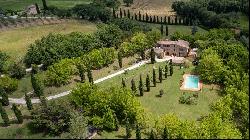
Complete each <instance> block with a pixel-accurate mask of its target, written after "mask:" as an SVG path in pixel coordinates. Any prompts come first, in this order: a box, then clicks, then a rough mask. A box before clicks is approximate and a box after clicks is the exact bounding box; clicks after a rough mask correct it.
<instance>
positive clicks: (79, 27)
mask: <svg viewBox="0 0 250 140" xmlns="http://www.w3.org/2000/svg"><path fill="white" fill-rule="evenodd" d="M95 30H96V25H95V24H93V23H91V22H88V21H77V20H71V21H67V22H64V23H61V24H53V25H42V26H33V27H26V28H18V29H13V30H7V31H2V32H0V50H1V51H3V52H6V53H7V54H9V55H10V56H11V57H12V58H13V59H18V58H20V57H23V56H24V55H25V53H26V51H27V48H28V46H29V45H30V44H31V43H34V41H35V40H37V39H41V37H42V36H46V35H48V34H49V33H62V34H68V33H71V32H76V31H78V32H89V33H91V32H93V31H95Z"/></svg>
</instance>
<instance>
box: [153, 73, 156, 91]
mask: <svg viewBox="0 0 250 140" xmlns="http://www.w3.org/2000/svg"><path fill="white" fill-rule="evenodd" d="M153 84H154V87H156V73H155V69H153Z"/></svg>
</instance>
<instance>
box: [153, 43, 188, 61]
mask: <svg viewBox="0 0 250 140" xmlns="http://www.w3.org/2000/svg"><path fill="white" fill-rule="evenodd" d="M154 50H155V53H156V56H157V57H158V58H163V57H164V56H165V55H170V56H171V55H172V56H177V57H187V56H188V54H189V51H190V48H189V42H187V41H185V40H178V41H170V40H163V41H158V42H157V44H156V47H155V48H154Z"/></svg>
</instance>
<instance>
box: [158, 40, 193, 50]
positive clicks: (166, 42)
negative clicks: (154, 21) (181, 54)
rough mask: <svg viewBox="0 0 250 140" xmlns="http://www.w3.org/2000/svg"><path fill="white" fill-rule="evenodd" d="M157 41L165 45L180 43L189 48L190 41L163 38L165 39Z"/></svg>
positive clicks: (179, 44)
mask: <svg viewBox="0 0 250 140" xmlns="http://www.w3.org/2000/svg"><path fill="white" fill-rule="evenodd" d="M157 43H158V44H164V45H178V46H182V47H186V48H189V42H187V41H185V40H178V41H171V40H163V41H158V42H157Z"/></svg>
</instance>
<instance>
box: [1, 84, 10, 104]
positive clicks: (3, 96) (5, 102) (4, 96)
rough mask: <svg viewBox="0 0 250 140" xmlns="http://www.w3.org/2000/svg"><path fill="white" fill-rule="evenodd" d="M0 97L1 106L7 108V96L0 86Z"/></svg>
mask: <svg viewBox="0 0 250 140" xmlns="http://www.w3.org/2000/svg"><path fill="white" fill-rule="evenodd" d="M0 95H2V104H3V105H4V106H8V105H9V104H10V102H9V97H8V94H7V93H6V92H5V90H4V89H3V87H1V86H0ZM0 103H1V102H0Z"/></svg>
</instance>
